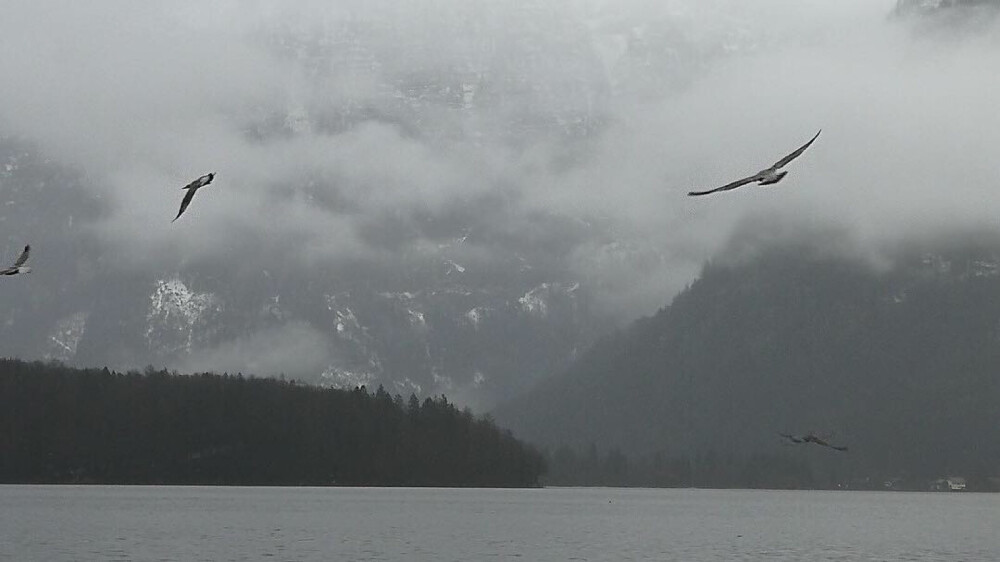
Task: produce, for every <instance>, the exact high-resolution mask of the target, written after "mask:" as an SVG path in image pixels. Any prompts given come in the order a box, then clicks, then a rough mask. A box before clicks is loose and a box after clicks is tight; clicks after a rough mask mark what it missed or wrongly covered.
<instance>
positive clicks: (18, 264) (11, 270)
mask: <svg viewBox="0 0 1000 562" xmlns="http://www.w3.org/2000/svg"><path fill="white" fill-rule="evenodd" d="M30 253H31V245H30V244H29V245H27V246H25V247H24V251H23V252H21V255H20V256H18V257H17V259H16V260H14V265H12V266H10V267H8V268H7V269H4V270H0V275H17V274H18V273H31V268H30V267H28V266H26V265H24V262H26V261H28V254H30Z"/></svg>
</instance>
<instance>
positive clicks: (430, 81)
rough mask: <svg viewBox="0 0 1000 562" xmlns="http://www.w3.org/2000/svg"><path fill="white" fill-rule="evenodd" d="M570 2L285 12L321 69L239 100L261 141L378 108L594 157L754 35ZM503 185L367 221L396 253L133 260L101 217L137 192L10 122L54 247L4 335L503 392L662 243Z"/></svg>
mask: <svg viewBox="0 0 1000 562" xmlns="http://www.w3.org/2000/svg"><path fill="white" fill-rule="evenodd" d="M557 4H559V3H549V2H543V1H531V2H523V3H518V5H517V6H513V5H506V4H503V3H499V2H487V3H470V4H469V5H468V6H467V7H466V8H463V9H462V10H459V11H457V12H454V11H447V12H440V11H438V12H435V11H433V10H431V11H428V10H425V9H423V8H416V7H413V8H409V7H407V6H399V5H396V4H395V3H393V4H392V5H390V4H384V5H382V4H377V3H373V4H372V5H370V6H367V7H366V8H365V9H364V10H357V11H356V12H351V13H349V14H347V15H346V16H345V15H344V14H338V15H337V17H335V18H331V19H330V20H329V21H301V20H295V19H285V20H283V19H280V18H279V19H276V20H275V21H274V22H273V23H272V24H268V25H267V26H265V27H262V28H260V29H258V30H256V31H255V32H254V34H253V36H252V37H250V38H249V41H251V42H252V43H253V44H255V45H257V46H259V47H261V48H264V49H266V50H268V51H269V52H270V53H272V54H273V56H274V57H276V58H277V59H279V60H281V61H284V64H287V65H288V66H290V67H294V68H297V69H299V70H300V71H301V72H302V73H304V74H305V75H306V76H307V77H308V78H309V79H310V80H312V83H313V85H314V86H315V88H316V89H315V91H313V92H306V93H305V94H303V95H301V96H294V95H290V96H288V97H287V98H285V99H282V100H278V101H277V102H276V103H274V104H272V105H266V106H259V107H253V108H243V109H234V110H233V111H245V113H244V114H241V115H240V116H239V119H240V120H241V121H242V122H243V123H244V127H243V132H244V135H245V137H246V139H247V140H248V141H249V142H258V143H261V144H266V143H269V142H271V141H274V140H276V139H288V138H294V137H296V136H303V135H306V134H320V135H327V136H335V135H338V134H340V133H343V132H345V131H351V130H354V129H356V128H358V127H363V126H365V124H367V123H372V122H375V123H387V124H390V125H392V126H393V127H394V128H396V129H398V130H399V131H402V133H403V134H405V135H412V136H413V137H415V138H419V139H421V142H423V143H426V144H427V145H434V144H436V143H442V142H452V141H455V140H458V141H460V142H465V143H479V142H491V143H498V142H499V143H500V144H501V145H503V144H506V145H508V146H511V147H514V149H517V147H523V146H528V145H530V144H531V143H533V142H536V141H537V140H538V139H542V138H550V139H551V138H553V137H554V138H558V139H560V141H559V142H560V143H562V145H563V146H565V147H567V148H566V156H565V158H566V159H567V162H568V163H569V162H571V161H572V160H573V159H574V158H580V157H585V148H580V147H584V146H585V144H586V142H587V139H588V138H591V137H593V136H594V135H599V134H601V131H602V128H603V127H604V125H605V123H606V119H607V116H608V113H609V110H610V109H609V108H610V107H611V105H612V104H614V103H617V101H621V100H623V99H625V98H628V99H642V98H652V97H656V96H662V95H663V94H664V93H665V92H668V91H669V90H670V89H672V88H678V87H681V86H682V85H683V84H684V82H685V81H686V80H690V79H691V77H692V76H694V75H695V74H696V73H697V72H698V71H699V70H700V69H702V68H704V67H705V66H706V65H707V64H709V62H710V61H711V60H713V59H715V58H718V57H724V56H727V55H728V54H729V53H732V52H734V51H736V50H738V49H740V48H741V47H746V46H748V45H750V43H749V37H750V35H749V34H747V33H744V32H743V31H741V30H742V28H741V24H740V22H739V21H738V20H735V19H734V18H732V17H724V18H722V19H721V20H716V19H712V18H708V20H706V21H714V22H717V23H716V24H715V25H713V26H712V27H711V28H710V29H708V30H707V31H705V32H704V33H702V34H701V35H699V36H697V37H695V36H692V35H691V34H690V33H689V32H688V31H686V30H687V25H686V24H685V21H686V18H688V19H689V18H690V17H693V16H692V15H691V14H686V13H683V12H678V11H677V10H674V11H673V12H671V13H670V14H666V15H664V16H663V17H662V18H660V19H659V20H656V21H649V20H648V19H642V18H640V17H639V16H638V14H637V13H634V14H633V13H631V12H630V11H629V10H612V9H609V8H600V7H598V8H594V9H588V10H582V11H581V10H568V9H565V10H564V9H563V8H566V6H562V7H560V6H559V5H557ZM439 12H440V13H439ZM330 81H336V82H338V83H349V84H358V85H360V86H359V87H358V90H357V94H356V95H354V94H350V93H348V94H343V93H341V94H339V95H338V97H335V98H333V99H330V98H327V97H324V96H322V95H318V94H317V92H322V91H324V89H323V84H326V83H328V82H330ZM616 100H617V101H616ZM567 165H571V164H567ZM330 181H331V180H329V179H328V178H314V179H312V180H310V181H309V182H306V183H295V184H288V185H277V186H275V189H274V191H275V197H279V196H289V197H302V198H307V199H309V200H310V201H313V202H314V204H315V205H319V206H325V207H329V208H335V209H337V210H344V212H345V213H347V212H350V208H351V205H352V204H353V203H352V202H351V201H347V200H342V199H338V198H337V196H336V195H333V196H331V195H330V194H331V193H332V194H336V193H337V192H338V191H337V189H336V186H331V185H328V183H329V182H330ZM324 182H326V183H324ZM171 189H173V187H172V186H171ZM499 191H500V193H498V194H491V195H487V196H475V197H470V198H468V199H466V200H460V201H454V202H452V203H450V204H448V205H446V206H445V209H444V210H443V211H442V210H438V211H424V210H421V209H397V210H390V211H388V212H387V215H386V216H385V217H383V218H382V219H379V220H377V221H371V222H369V223H367V224H364V225H363V226H362V227H361V228H362V230H363V232H362V233H361V235H362V238H363V239H364V240H365V242H366V243H368V244H369V245H371V246H372V247H374V248H376V249H377V250H378V251H380V252H382V255H383V256H384V257H383V258H379V259H374V260H372V259H367V260H358V261H356V262H355V261H351V260H350V259H348V260H346V261H343V262H340V263H336V264H331V263H326V264H319V263H317V264H315V265H311V264H305V265H304V264H302V263H300V262H294V261H293V260H291V259H285V258H284V257H283V254H282V252H281V251H280V248H262V249H261V254H260V255H246V254H240V255H235V254H234V255H220V256H215V257H214V258H213V259H209V258H205V257H199V258H190V259H188V258H183V257H181V258H180V259H178V258H177V257H176V256H174V257H172V258H167V259H164V263H163V265H162V266H160V267H157V266H155V265H153V266H149V265H143V266H135V265H134V264H129V265H124V264H122V263H120V262H119V260H118V257H117V256H116V254H115V250H114V249H113V248H111V247H109V246H107V245H106V244H105V243H104V242H102V241H101V238H100V237H99V236H97V235H96V234H95V228H94V225H95V224H98V223H99V222H100V221H101V220H102V219H104V218H106V217H107V216H108V215H109V214H112V213H121V212H127V210H123V209H119V208H115V207H114V206H113V205H112V204H111V203H109V199H111V197H105V196H104V192H102V189H101V187H100V186H99V185H94V181H93V180H91V179H90V178H87V177H86V176H84V175H83V174H82V173H80V172H79V171H78V170H74V169H72V168H69V167H67V166H65V165H63V164H62V163H60V162H58V161H53V160H51V159H50V158H49V157H48V156H47V155H46V153H45V152H44V150H42V149H40V148H39V147H37V146H35V145H34V144H32V142H31V140H30V139H18V138H12V137H5V136H4V132H3V131H0V204H2V205H3V206H2V207H0V224H2V225H3V227H4V228H3V237H2V239H0V240H2V242H3V244H2V246H0V249H2V251H3V252H4V254H5V255H4V256H3V257H4V258H5V259H7V258H9V259H13V257H14V256H16V252H18V251H20V248H21V247H22V246H23V244H25V243H31V244H32V247H33V255H32V261H31V264H32V265H33V266H34V267H35V272H34V273H33V274H31V275H30V276H22V277H20V278H11V279H4V281H5V283H4V286H3V292H2V295H0V302H2V310H0V316H2V318H0V354H3V355H9V356H16V357H21V358H26V359H34V358H39V359H53V360H59V361H64V362H67V363H70V364H75V365H81V366H103V365H109V366H111V367H113V368H129V367H140V368H141V367H143V366H145V365H150V364H151V365H155V366H158V367H159V366H165V367H167V368H173V369H178V370H183V371H190V370H218V371H223V370H224V371H230V372H233V371H243V372H251V373H257V374H261V375H278V374H284V375H285V376H287V377H295V378H299V379H305V380H308V381H311V382H319V383H323V384H330V385H335V386H347V387H349V386H355V385H361V384H365V385H369V386H376V385H378V384H383V385H385V386H386V388H387V389H388V390H389V391H390V392H392V393H397V392H398V393H401V394H403V395H406V394H408V393H410V392H415V393H417V394H418V395H430V394H437V393H445V394H447V395H448V396H449V397H450V398H452V399H453V400H457V401H459V402H462V403H469V404H472V405H477V406H489V405H492V404H493V403H495V402H496V401H497V400H500V399H503V398H506V397H510V396H512V395H514V394H516V393H518V392H520V391H523V390H524V389H526V388H528V387H529V386H530V385H531V384H533V383H534V382H536V381H537V380H538V379H539V378H540V377H542V375H543V374H546V373H549V372H552V371H556V370H559V369H561V368H562V367H563V366H565V365H566V364H567V362H568V361H570V360H571V359H572V358H573V357H575V356H576V354H577V353H579V352H580V351H581V350H583V349H585V348H586V347H587V346H588V345H589V344H590V343H591V342H592V341H593V340H594V339H595V338H596V337H597V336H599V335H601V334H603V333H606V331H607V330H608V329H610V328H611V327H612V326H613V320H614V319H613V318H612V316H613V314H609V313H608V312H607V311H606V310H605V311H602V312H598V310H597V309H595V307H594V305H593V298H594V297H593V284H594V281H593V279H594V278H597V279H599V278H600V277H601V271H600V270H601V269H602V268H612V269H614V268H620V267H631V266H632V265H633V262H649V261H650V260H652V261H656V260H659V259H662V257H661V256H659V255H658V250H657V249H655V248H639V247H637V245H636V243H635V241H632V240H623V239H620V238H619V237H618V236H617V235H616V234H615V232H614V231H613V229H612V227H611V226H610V225H608V224H605V223H602V222H601V220H600V219H599V218H595V219H593V220H590V219H586V220H581V219H580V218H579V217H575V216H570V215H565V216H564V215H559V214H556V213H547V212H531V213H528V215H527V216H523V215H519V216H516V217H515V216H505V214H504V213H505V208H506V206H507V204H506V203H505V201H504V194H503V193H502V191H503V190H502V189H501V190H499ZM196 204H197V203H196ZM172 211H173V210H172V209H167V210H165V211H164V212H165V215H167V214H170V213H171V212H172ZM186 219H187V217H185V220H186ZM412 240H423V241H424V243H423V244H419V245H413V244H409V241H412ZM582 245H587V246H588V247H593V248H596V249H597V251H598V252H599V254H600V255H598V256H596V257H595V258H594V259H591V260H589V262H591V263H590V265H588V267H589V268H590V269H591V270H592V271H590V272H589V274H588V273H586V272H581V271H580V268H579V267H578V265H577V263H574V262H573V260H578V259H579V256H574V255H573V254H574V251H575V250H576V249H577V248H578V247H580V246H582ZM588 275H589V276H588Z"/></svg>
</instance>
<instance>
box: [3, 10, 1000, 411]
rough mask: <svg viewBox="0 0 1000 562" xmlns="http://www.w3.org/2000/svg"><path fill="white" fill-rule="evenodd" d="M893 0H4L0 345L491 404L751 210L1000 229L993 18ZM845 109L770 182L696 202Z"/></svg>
mask: <svg viewBox="0 0 1000 562" xmlns="http://www.w3.org/2000/svg"><path fill="white" fill-rule="evenodd" d="M894 5H895V3H894V2H892V1H891V0H887V1H886V2H870V1H868V0H865V1H861V0H851V1H846V2H845V1H838V2H820V3H816V4H814V5H809V6H806V5H803V4H802V3H800V2H794V1H792V0H762V1H761V2H757V3H754V4H753V5H749V4H747V3H745V2H739V1H734V0H675V1H668V2H658V3H650V2H644V1H626V2H605V1H601V0H592V1H585V2H575V1H569V0H565V1H563V0H556V1H543V0H532V1H528V2H518V3H515V4H510V3H506V2H497V1H492V0H483V1H480V2H465V1H460V0H419V1H416V2H408V3H406V4H405V5H401V4H400V3H398V2H391V1H388V0H379V1H364V2H361V1H353V0H342V1H338V2H333V3H330V2H312V1H295V2H278V1H266V0H262V1H258V2H251V3H236V2H225V1H220V2H208V3H204V2H174V3H170V4H169V5H159V6H152V5H146V6H143V5H137V4H135V3H133V2H126V1H123V0H107V1H102V2H96V3H88V4H86V5H77V4H71V3H68V4H66V5H64V6H62V9H60V10H52V9H48V8H46V7H43V6H38V5H36V3H34V2H28V1H21V0H15V1H13V2H9V3H8V4H7V5H6V6H5V11H4V17H3V18H0V37H3V40H2V41H3V47H4V48H3V49H0V76H3V78H4V79H3V80H0V138H2V139H3V140H2V142H0V205H2V207H0V224H2V225H3V229H2V235H0V241H2V243H3V244H2V246H0V252H2V253H3V254H4V256H3V257H5V258H6V259H13V257H14V256H16V255H17V252H19V251H20V249H21V248H22V247H23V245H24V244H26V243H31V244H32V247H33V255H32V258H31V264H32V266H33V267H34V272H33V273H32V274H31V275H30V276H21V277H18V278H13V279H4V281H5V282H4V283H3V287H2V289H3V290H2V291H0V355H10V356H18V357H23V358H27V359H32V358H49V359H58V360H62V361H66V362H68V363H72V364H76V365H86V366H93V365H109V366H110V367H112V368H118V369H126V368H130V367H140V368H141V367H143V366H145V365H147V364H153V365H156V366H158V367H159V366H163V367H166V368H170V369H178V370H183V371H203V370H213V371H220V372H222V371H229V372H235V371H243V372H254V373H257V374H260V375H278V374H282V373H284V374H285V375H286V376H288V377H294V378H299V379H304V380H309V381H314V382H323V383H326V384H332V385H339V386H354V385H357V384H367V385H369V386H372V387H374V386H377V384H378V383H382V384H384V385H385V386H386V388H387V389H388V390H389V391H390V392H392V393H396V392H400V393H402V394H404V395H405V394H408V393H409V392H417V393H418V394H421V395H430V394H437V393H446V394H447V395H448V396H449V397H450V398H451V399H452V400H454V401H456V402H458V403H461V404H471V405H474V406H480V407H489V406H490V405H492V404H494V403H495V402H496V401H498V400H501V399H504V398H507V397H509V396H512V395H514V394H516V393H518V392H520V391H522V390H524V389H526V388H529V387H530V386H531V385H532V384H534V383H535V382H537V381H538V380H539V379H541V378H542V377H543V376H545V374H547V373H551V372H558V371H560V370H561V369H562V368H563V367H564V366H565V365H567V364H568V362H569V361H571V360H572V359H573V358H574V357H576V356H577V355H578V354H579V353H580V352H581V351H582V350H584V349H586V348H587V347H588V345H589V344H590V343H591V342H593V341H594V340H595V339H596V338H597V337H598V336H600V335H601V334H605V333H607V332H608V331H609V330H611V329H613V328H614V327H616V326H619V325H621V324H622V323H623V322H626V321H628V320H631V319H633V318H636V317H638V316H640V315H642V314H647V313H648V311H650V310H655V309H656V308H657V307H659V306H661V305H662V304H663V303H664V302H668V301H669V299H670V298H671V297H672V296H673V295H675V294H676V293H677V291H679V290H680V289H682V288H683V287H684V286H685V284H686V283H688V282H690V280H691V279H693V278H694V277H695V275H696V274H697V272H698V270H699V267H700V264H701V263H703V262H704V261H705V260H706V259H708V258H709V257H710V256H713V255H715V254H716V253H717V252H718V251H719V249H720V248H721V247H722V245H723V244H725V243H726V241H727V240H728V239H729V238H730V236H731V234H732V231H733V229H734V228H735V227H736V225H737V224H739V223H740V222H741V221H742V220H743V219H744V218H745V216H746V215H747V214H751V215H752V214H755V213H756V214H759V213H764V212H775V213H778V214H781V215H783V216H789V215H790V216H798V217H802V218H803V220H804V222H806V223H808V222H810V221H816V220H830V219H831V217H835V218H836V222H838V223H839V224H843V225H844V227H845V228H849V229H851V230H853V231H855V232H857V234H858V236H859V237H860V238H862V239H864V240H866V241H871V242H872V243H877V242H878V241H882V240H885V239H895V238H898V237H905V236H908V235H919V234H923V233H924V232H926V231H927V230H928V229H933V228H938V227H942V226H948V225H953V224H956V223H957V224H978V223H988V221H991V220H993V214H992V211H991V208H990V205H989V204H984V203H988V202H989V201H991V197H992V193H994V191H995V177H996V170H995V166H994V164H993V163H992V162H989V161H987V160H985V159H983V158H981V157H980V155H979V152H980V151H981V150H982V147H984V146H992V145H995V144H996V143H997V142H1000V137H998V136H997V135H998V134H1000V133H998V131H1000V126H998V125H1000V123H998V119H1000V116H998V114H997V112H996V111H995V100H996V95H995V92H996V91H997V88H998V82H997V80H998V78H997V75H996V73H991V72H984V71H983V69H985V68H995V67H996V66H997V65H998V64H1000V49H998V43H997V40H996V37H997V34H993V33H990V31H992V30H993V29H994V28H992V27H989V26H987V27H986V29H980V30H974V31H970V32H968V33H967V34H965V33H964V34H962V35H961V37H962V38H963V39H962V40H960V41H956V40H953V39H947V38H941V37H925V36H924V35H923V34H922V33H920V30H921V25H922V24H920V23H917V22H910V21H889V19H888V18H886V15H887V14H889V13H891V12H892V10H893V7H894ZM820 127H823V128H824V133H823V136H822V137H821V138H820V140H819V141H817V144H816V146H815V147H814V148H813V149H811V151H810V153H809V154H808V155H807V156H805V157H803V159H802V160H801V161H800V162H797V163H796V166H801V168H798V169H796V171H795V172H796V173H795V174H794V175H793V176H790V178H789V179H788V180H786V181H785V182H784V183H783V184H782V186H781V188H780V189H779V188H775V189H773V190H770V191H768V192H767V195H769V197H752V196H751V195H749V194H742V193H736V194H733V197H729V198H724V199H723V198H720V199H713V200H711V201H702V202H697V203H695V202H692V201H690V200H688V199H687V198H686V197H685V196H684V193H686V192H687V191H688V190H689V189H690V188H692V187H700V186H705V185H710V184H716V182H721V181H728V179H730V178H731V177H734V176H736V175H737V174H742V173H745V172H747V171H750V170H753V169H757V167H759V166H760V165H761V164H765V165H766V164H767V163H770V162H772V161H773V160H774V158H775V157H777V156H778V155H780V154H782V153H784V151H786V150H787V148H791V147H793V146H796V145H797V144H798V143H800V142H802V141H804V140H805V138H807V136H808V135H810V134H812V133H813V131H814V130H815V129H817V128H820ZM887 147H891V148H887ZM942 161H946V162H948V168H949V170H953V169H959V170H961V174H962V178H961V179H962V181H960V182H950V183H949V185H948V186H947V189H942V186H941V179H940V173H941V164H940V162H942ZM207 172H217V173H218V175H217V177H216V179H215V181H214V182H213V184H212V185H210V186H208V187H206V188H205V189H204V190H202V191H200V192H199V194H198V197H196V198H195V200H194V202H193V204H192V205H191V207H190V208H189V209H188V210H187V212H186V213H185V215H184V216H183V217H181V219H180V220H178V221H177V222H176V223H174V224H171V223H170V222H169V221H170V218H172V217H173V216H174V214H176V210H177V206H178V204H179V202H180V198H181V196H182V193H181V192H180V189H179V188H180V187H181V186H183V185H185V184H186V183H187V182H189V181H190V180H192V179H194V178H195V177H198V176H199V175H201V174H204V173H207ZM786 187H787V188H788V189H785V188H786ZM859 201H863V202H864V203H863V204H860V203H858V202H859ZM861 246H865V244H861Z"/></svg>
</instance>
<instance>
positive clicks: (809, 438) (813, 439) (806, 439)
mask: <svg viewBox="0 0 1000 562" xmlns="http://www.w3.org/2000/svg"><path fill="white" fill-rule="evenodd" d="M778 435H780V436H782V437H784V438H785V439H788V440H789V441H791V442H792V443H795V444H801V443H815V444H817V445H820V446H823V447H829V448H831V449H835V450H837V451H846V450H847V447H838V446H837V445H831V444H829V443H827V442H826V441H825V440H823V439H821V438H819V437H817V436H816V435H814V434H812V433H810V434H808V435H803V436H801V437H799V436H795V435H789V434H787V433H779V434H778Z"/></svg>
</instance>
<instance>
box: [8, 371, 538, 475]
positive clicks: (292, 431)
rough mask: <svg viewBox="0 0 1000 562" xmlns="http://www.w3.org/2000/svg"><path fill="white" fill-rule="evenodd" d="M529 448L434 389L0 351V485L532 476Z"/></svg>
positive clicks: (534, 460) (534, 465) (534, 459)
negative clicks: (78, 363)
mask: <svg viewBox="0 0 1000 562" xmlns="http://www.w3.org/2000/svg"><path fill="white" fill-rule="evenodd" d="M542 470H543V465H542V461H541V457H540V456H539V454H538V453H537V452H536V451H535V450H533V449H532V448H530V447H528V446H526V445H524V444H522V443H520V442H519V441H517V440H516V439H514V437H512V436H511V434H510V433H509V432H506V431H503V430H501V429H499V428H497V427H496V426H495V425H494V424H493V422H492V421H491V420H489V419H486V418H476V417H474V416H473V415H472V413H471V412H469V411H468V410H465V411H460V410H458V409H457V408H456V407H455V406H454V405H452V404H451V403H449V402H448V401H447V399H446V398H444V397H443V396H441V397H438V398H434V399H431V398H427V399H425V400H424V401H423V402H422V403H421V402H420V401H419V400H418V399H417V397H416V396H412V395H411V396H410V398H409V401H408V402H405V403H404V401H403V398H402V397H401V396H399V395H397V396H395V397H393V396H390V395H389V394H388V393H386V392H385V391H384V390H382V389H381V387H380V388H379V390H378V391H377V392H375V393H374V394H372V393H369V392H368V391H367V390H366V389H364V388H359V389H356V390H354V391H345V390H333V389H321V388H317V387H314V386H306V385H301V384H296V383H294V382H285V381H280V380H275V379H256V378H247V377H244V376H242V375H236V376H230V375H216V374H208V373H205V374H197V375H191V376H182V375H177V374H170V373H168V372H166V371H153V370H147V372H145V373H141V374H140V373H137V372H129V373H115V372H111V371H108V370H107V369H103V370H97V369H86V370H78V369H71V368H68V367H64V366H62V365H59V364H44V363H25V362H21V361H17V360H10V359H7V360H0V482H4V483H25V482H47V483H114V484H226V485H229V484H242V485H292V484H295V485H298V484H310V485H331V484H340V485H387V486H396V485H405V486H534V485H537V483H538V477H539V475H540V473H541V472H542Z"/></svg>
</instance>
